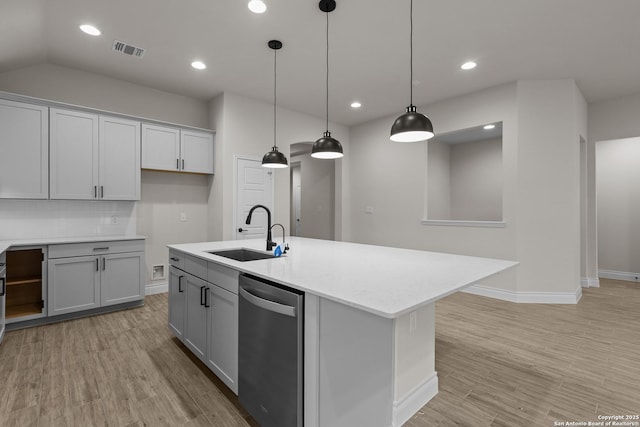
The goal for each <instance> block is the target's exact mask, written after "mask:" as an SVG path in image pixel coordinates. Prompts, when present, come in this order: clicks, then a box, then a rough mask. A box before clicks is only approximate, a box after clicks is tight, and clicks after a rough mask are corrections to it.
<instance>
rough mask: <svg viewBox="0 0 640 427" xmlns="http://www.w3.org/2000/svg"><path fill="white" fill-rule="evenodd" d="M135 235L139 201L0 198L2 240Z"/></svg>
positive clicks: (0, 235)
mask: <svg viewBox="0 0 640 427" xmlns="http://www.w3.org/2000/svg"><path fill="white" fill-rule="evenodd" d="M132 234H136V203H135V202H115V201H102V200H100V201H98V200H96V201H94V200H0V240H9V239H31V238H39V237H73V236H104V235H132Z"/></svg>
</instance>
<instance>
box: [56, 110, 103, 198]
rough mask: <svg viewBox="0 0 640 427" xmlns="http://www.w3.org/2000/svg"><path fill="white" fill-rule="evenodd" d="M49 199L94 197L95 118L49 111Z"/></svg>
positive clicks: (95, 192)
mask: <svg viewBox="0 0 640 427" xmlns="http://www.w3.org/2000/svg"><path fill="white" fill-rule="evenodd" d="M49 118H50V123H51V127H50V129H49V141H50V146H51V173H50V186H51V187H50V188H51V198H52V199H97V198H98V195H99V194H98V157H99V154H98V116H97V115H96V114H87V113H82V112H79V111H70V110H61V109H57V108H51V109H50V111H49Z"/></svg>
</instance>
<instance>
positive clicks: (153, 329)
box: [0, 280, 640, 427]
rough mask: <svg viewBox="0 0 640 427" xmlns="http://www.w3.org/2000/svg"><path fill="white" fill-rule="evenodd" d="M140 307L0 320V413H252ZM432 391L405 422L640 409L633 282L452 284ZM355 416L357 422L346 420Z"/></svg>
mask: <svg viewBox="0 0 640 427" xmlns="http://www.w3.org/2000/svg"><path fill="white" fill-rule="evenodd" d="M166 313H167V297H166V294H161V295H152V296H149V297H147V298H146V305H145V306H144V307H142V308H138V309H133V310H127V311H123V312H118V313H111V314H106V315H102V316H96V317H91V318H85V319H80V320H74V321H68V322H64V323H59V324H54V325H48V326H41V327H36V328H31V329H25V330H20V331H14V332H9V333H7V335H6V336H5V341H4V343H3V344H2V345H1V346H0V426H3V427H4V426H47V427H48V426H82V427H85V426H92V425H96V426H165V425H166V426H221V427H226V426H229V427H231V426H255V422H253V421H252V420H251V419H250V417H249V416H248V415H247V414H246V412H244V411H243V410H242V409H241V408H240V406H239V405H238V403H237V399H236V398H235V396H233V394H232V393H231V392H230V391H229V390H228V389H227V388H226V387H225V386H224V385H223V384H222V383H221V382H220V381H218V380H217V379H216V378H215V376H213V374H211V373H210V372H209V371H208V370H207V369H206V368H205V367H204V366H203V365H202V364H201V363H200V362H199V361H197V360H195V359H194V358H193V356H191V355H190V353H189V352H188V350H186V349H185V348H184V347H183V346H182V345H181V344H180V343H179V342H178V341H177V340H176V339H175V338H172V336H171V335H170V333H169V332H168V330H167V327H166ZM436 313H437V314H436V318H437V324H436V370H437V371H438V375H439V379H440V392H439V393H438V395H437V396H436V397H435V398H434V399H433V400H432V401H431V402H429V403H428V404H427V405H426V406H425V407H423V408H422V410H421V411H420V412H419V413H418V414H416V416H414V417H413V418H412V419H411V420H410V421H409V422H407V423H406V425H405V427H418V426H420V427H422V426H430V427H431V426H455V425H462V426H474V427H475V426H509V427H520V426H544V427H549V426H553V425H554V422H555V421H595V420H597V416H598V414H602V415H635V414H640V285H638V284H633V283H628V282H618V281H610V280H602V281H601V287H600V288H596V289H593V288H592V289H584V290H583V299H582V301H581V302H580V304H578V305H576V306H567V305H563V306H558V305H532V304H513V303H507V302H502V301H497V300H493V299H489V298H483V297H479V296H474V295H468V294H462V293H459V294H455V295H452V296H450V297H447V298H445V299H444V300H442V301H440V302H438V304H437V308H436ZM354 427H366V426H354Z"/></svg>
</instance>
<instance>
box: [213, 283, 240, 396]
mask: <svg viewBox="0 0 640 427" xmlns="http://www.w3.org/2000/svg"><path fill="white" fill-rule="evenodd" d="M209 289H210V295H209V296H210V298H209V301H210V302H209V306H210V307H209V308H208V313H207V315H208V316H207V328H208V330H207V360H206V364H207V366H209V368H210V369H211V370H212V371H213V372H214V373H215V374H216V375H217V376H218V378H220V379H221V380H222V381H223V382H224V383H225V384H226V385H227V386H228V387H229V388H230V389H231V390H233V391H234V392H235V393H236V394H237V393H238V295H236V294H232V293H231V292H229V291H227V290H225V289H222V288H221V287H219V286H216V285H211V284H210V285H209Z"/></svg>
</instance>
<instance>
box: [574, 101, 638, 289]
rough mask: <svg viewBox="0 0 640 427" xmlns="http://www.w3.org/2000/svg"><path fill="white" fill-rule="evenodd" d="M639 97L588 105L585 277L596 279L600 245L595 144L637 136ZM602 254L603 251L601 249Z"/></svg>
mask: <svg viewBox="0 0 640 427" xmlns="http://www.w3.org/2000/svg"><path fill="white" fill-rule="evenodd" d="M638 117H640V93H637V94H631V95H628V96H624V97H620V98H615V99H608V100H604V101H600V102H595V103H591V104H589V121H588V124H589V138H588V141H587V156H588V158H587V162H588V166H589V168H590V169H589V175H588V181H589V194H588V197H589V205H588V206H589V209H588V214H589V218H588V231H589V236H588V242H587V245H588V247H589V248H591V249H592V252H593V253H592V254H591V257H590V260H591V264H590V265H589V266H588V268H589V277H598V276H597V275H598V272H597V270H598V268H603V267H601V266H599V260H598V259H597V256H596V255H595V254H597V250H596V248H600V246H601V245H600V242H599V241H598V238H597V235H598V233H597V225H596V223H597V217H596V212H597V206H596V174H595V164H596V149H595V147H596V143H597V142H598V141H606V140H614V139H623V138H632V137H637V136H640V120H638ZM604 250H606V248H605V249H604Z"/></svg>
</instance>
